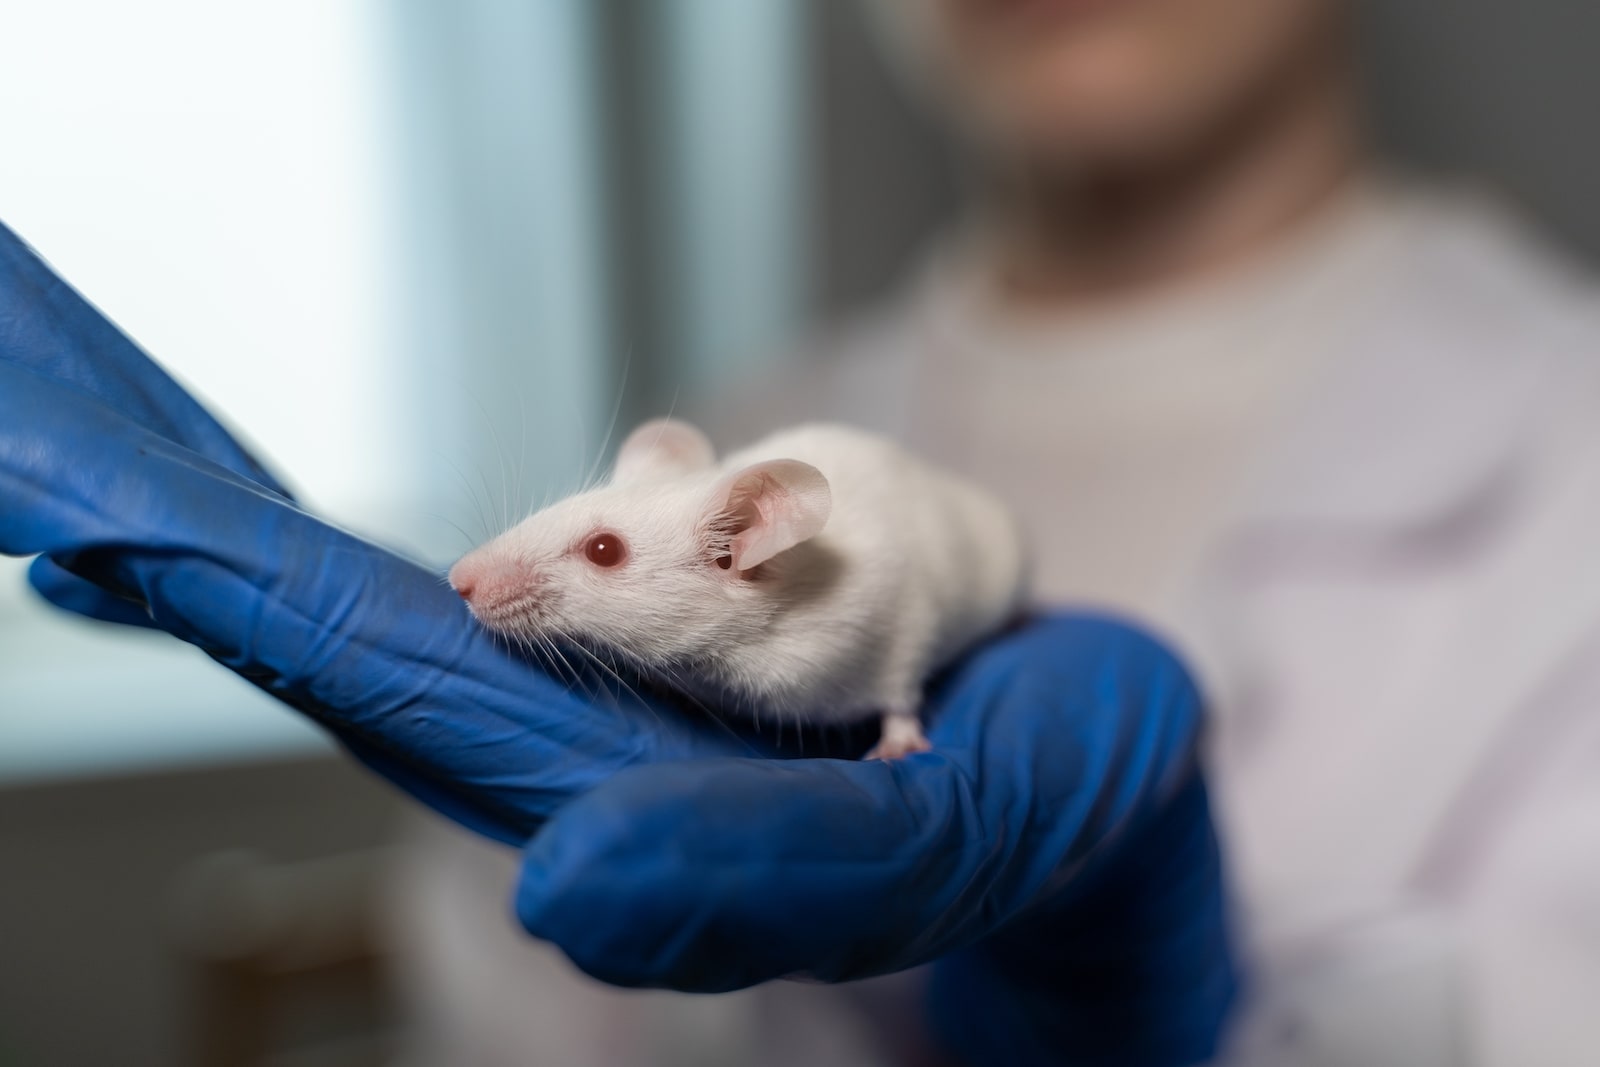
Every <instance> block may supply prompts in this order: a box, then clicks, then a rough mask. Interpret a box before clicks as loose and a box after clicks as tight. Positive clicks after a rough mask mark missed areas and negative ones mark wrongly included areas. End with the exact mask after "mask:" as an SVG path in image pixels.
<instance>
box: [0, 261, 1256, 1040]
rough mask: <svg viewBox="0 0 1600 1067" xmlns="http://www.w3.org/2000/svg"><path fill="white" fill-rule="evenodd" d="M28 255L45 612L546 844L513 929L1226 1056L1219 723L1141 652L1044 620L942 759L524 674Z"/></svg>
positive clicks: (25, 453)
mask: <svg viewBox="0 0 1600 1067" xmlns="http://www.w3.org/2000/svg"><path fill="white" fill-rule="evenodd" d="M0 244H4V242H0ZM18 255H20V256H22V257H27V258H23V259H18V258H17V257H18ZM30 260H31V257H28V254H27V252H26V250H25V249H21V248H20V246H19V245H17V244H16V243H15V242H14V241H13V242H11V244H10V247H8V248H6V249H5V254H4V255H0V263H3V264H6V266H5V274H4V275H3V276H0V551H3V552H6V553H10V554H21V555H26V554H33V553H45V554H47V555H48V556H49V557H50V558H51V559H52V560H53V562H54V564H55V565H56V566H58V567H59V568H60V570H59V571H57V570H47V571H45V572H44V575H45V578H46V579H47V580H46V581H43V582H41V584H43V585H45V586H46V587H47V590H48V591H49V592H50V594H51V595H52V596H53V597H54V598H55V599H57V601H58V602H62V603H64V604H65V605H66V606H69V607H74V608H77V609H80V610H86V611H88V612H90V613H92V614H95V615H98V616H100V617H115V613H116V612H117V611H125V610H126V606H127V605H129V604H132V605H137V608H138V612H139V614H140V617H142V618H146V619H148V620H149V621H151V622H153V623H154V625H156V626H158V627H160V628H161V629H164V630H167V631H168V632H171V633H173V634H176V635H177V636H178V637H180V638H182V639H184V640H186V641H189V642H191V643H193V644H196V645H198V646H199V647H201V648H203V649H204V650H205V651H206V652H208V653H209V654H210V655H212V656H213V657H214V658H216V659H218V660H219V661H220V662H222V663H224V664H225V665H227V666H228V667H230V668H231V669H233V670H235V671H237V672H238V673H240V674H241V675H243V676H244V677H246V678H249V679H250V680H251V681H252V682H254V683H255V684H257V685H259V686H261V687H262V688H264V689H266V690H267V691H268V692H271V693H272V694H273V695H274V696H276V697H278V698H279V699H281V700H283V701H284V702H285V703H287V704H289V705H291V706H292V707H295V708H297V709H299V710H300V711H302V712H304V713H306V714H308V715H310V716H311V717H313V718H314V719H316V720H317V721H319V722H321V723H323V724H324V725H326V726H327V727H328V728H329V729H330V730H332V731H333V732H334V733H335V734H336V735H337V736H339V737H340V738H341V740H343V741H344V743H345V744H347V745H348V746H350V747H351V749H352V750H353V751H355V752H356V753H357V754H358V755H359V756H360V757H361V758H363V759H364V760H366V761H367V762H368V763H369V765H371V766H373V767H375V768H376V769H378V770H379V771H380V772H381V773H384V774H386V775H388V776H389V777H390V778H391V779H393V780H394V781H396V782H397V784H399V785H401V786H402V787H403V788H406V789H407V790H409V791H410V792H412V793H413V794H414V795H416V796H418V797H419V798H420V799H422V800H424V801H426V802H428V803H430V804H433V805H434V806H435V807H437V808H439V809H440V810H443V811H445V812H446V813H447V814H449V815H451V816H453V817H455V818H457V819H460V820H461V821H463V822H465V823H466V824H468V825H469V826H472V827H474V828H476V829H478V830H480V831H482V832H485V833H489V834H491V835H493V836H496V837H498V838H499V839H501V840H505V841H512V842H519V843H523V842H525V843H527V862H526V865H525V870H524V876H523V878H522V884H521V886H520V888H519V891H518V894H517V910H518V914H519V915H520V917H521V918H522V920H523V922H524V923H525V924H526V925H527V926H528V928H529V929H530V930H531V931H533V932H534V933H536V934H538V935H539V936H542V937H546V938H548V939H550V940H552V941H554V942H555V943H556V944H558V945H560V946H561V947H562V948H563V949H565V950H566V951H567V952H568V954H569V955H571V956H572V957H573V958H574V959H575V960H576V961H577V962H578V963H579V964H580V966H582V967H584V968H585V969H586V970H589V971H590V972H591V973H594V974H596V975H598V976H600V977H602V978H605V979H607V980H609V981H612V982H617V983H621V984H629V985H649V986H667V987H672V988H680V989H704V990H716V989H731V988H737V987H740V986H744V985H749V984H752V983H754V982H759V981H762V980H764V979H767V978H771V977H776V976H780V975H791V974H795V975H811V976H814V977H817V978H821V979H825V980H830V981H835V980H844V979H848V978H853V977H862V976H866V975H871V974H879V973H884V972H887V971H893V970H898V969H901V968H905V967H909V966H914V965H916V964H919V963H923V962H927V961H932V960H941V959H942V960H943V962H942V963H941V964H940V965H939V969H938V977H937V980H936V982H935V987H934V989H935V997H936V1001H937V1002H938V1003H940V1004H941V1005H942V1007H941V1010H940V1011H939V1012H938V1013H937V1018H939V1019H940V1020H941V1022H942V1023H943V1026H944V1030H945V1034H946V1037H947V1039H948V1040H949V1041H950V1043H951V1045H952V1047H954V1048H956V1049H958V1050H960V1051H961V1052H962V1053H963V1054H964V1055H966V1056H967V1057H969V1058H970V1059H972V1060H973V1061H974V1062H1005V1063H1030V1062H1069V1063H1070V1062H1082V1063H1100V1062H1107V1063H1113V1062H1114V1063H1125V1064H1141V1063H1152V1064H1155V1063H1161V1064H1166V1063H1186V1062H1194V1061H1197V1060H1199V1059H1201V1058H1203V1057H1204V1056H1205V1055H1206V1054H1207V1053H1208V1052H1209V1051H1210V1050H1211V1048H1212V1047H1213V1045H1214V1043H1215V1041H1216V1038H1217V1034H1218V1031H1219V1028H1220V1025H1221V1021H1222V1018H1223V1016H1224V1013H1225V1009H1226V1006H1227V1004H1228V1003H1229V1001H1230V998H1231V995H1232V989H1233V977H1232V969H1231V958H1230V956H1229V953H1228V946H1227V942H1226V938H1225V936H1224V924H1223V904H1222V898H1221V879H1220V870H1219V863H1218V857H1217V852H1216V845H1215V840H1214V837H1213V834H1212V830H1211V824H1210V820H1209V816H1208V813H1207V811H1206V806H1205V798H1204V790H1203V787H1202V785H1201V780H1200V776H1199V772H1198V769H1197V766H1196V762H1195V747H1196V738H1197V733H1198V728H1199V718H1200V716H1199V707H1198V702H1197V700H1196V697H1195V694H1194V692H1193V690H1192V688H1191V686H1190V684H1189V682H1188V679H1187V677H1186V675H1185V674H1184V672H1183V670H1182V668H1181V667H1180V666H1179V665H1178V664H1177V663H1176V662H1175V661H1174V660H1173V659H1172V658H1171V657H1170V655H1168V654H1167V653H1166V652H1165V651H1164V650H1163V649H1161V648H1160V647H1159V646H1158V645H1156V644H1154V643H1153V642H1151V641H1150V640H1149V639H1148V638H1145V637H1143V636H1141V635H1139V634H1138V633H1136V632H1135V631H1133V630H1131V629H1128V628H1126V627H1124V626H1122V625H1120V624H1117V623H1115V622H1112V621H1109V620H1104V619H1093V618H1070V619H1056V620H1046V621H1042V622H1035V623H1032V624H1030V625H1028V626H1025V627H1023V628H1021V629H1019V630H1018V631H1016V632H1015V633H1012V634H1010V635H1007V636H1005V637H1003V638H1001V639H999V640H997V641H995V642H994V643H993V644H991V645H990V646H989V647H988V648H986V649H985V650H983V651H982V652H980V653H979V654H977V655H975V656H974V657H972V658H971V659H970V660H969V661H968V662H966V663H965V664H963V665H962V666H961V667H959V668H958V669H956V670H954V671H952V672H950V673H949V674H948V676H947V677H945V678H944V679H942V680H941V682H940V683H939V684H938V685H937V686H936V687H935V689H934V691H933V693H932V696H931V699H930V706H929V713H930V721H931V728H930V733H929V736H930V739H931V740H932V741H933V743H934V746H935V751H934V752H932V753H930V754H926V755H920V756H916V757H913V758H911V759H908V760H904V761H899V762H895V763H879V762H852V761H842V760H833V759H817V758H810V759H797V760H780V759H775V758H772V757H773V756H774V755H775V753H773V752H772V751H771V750H770V748H769V747H767V746H764V745H762V744H760V743H759V742H758V741H757V740H755V739H753V738H751V737H749V736H746V735H740V734H738V733H736V732H734V731H733V730H731V729H729V728H728V727H727V726H725V725H722V724H717V723H712V722H709V721H707V720H705V719H703V718H701V717H697V716H694V715H690V714H686V713H683V712H680V711H679V710H677V709H676V708H675V707H674V705H673V704H672V702H671V701H669V700H663V699H654V698H648V699H647V698H641V697H638V696H635V695H634V694H632V693H629V692H621V691H618V690H615V689H613V690H611V691H610V692H608V693H604V694H599V693H598V688H597V687H598V686H600V685H601V683H602V679H600V678H597V677H594V676H584V677H581V678H579V679H577V680H576V684H575V685H574V684H568V682H567V681H564V680H562V679H560V678H557V677H554V676H552V673H551V671H550V670H548V669H546V668H545V667H544V666H542V665H541V664H539V663H536V662H530V661H527V660H524V659H522V658H519V657H517V656H514V655H512V654H509V653H508V652H507V651H506V650H505V649H503V648H502V647H500V646H498V645H497V644H496V643H495V642H494V641H492V640H491V639H490V638H489V637H488V636H487V635H486V634H485V633H484V632H483V631H482V630H480V629H479V628H477V627H476V626H475V625H474V624H473V623H472V622H471V620H470V617H469V616H468V614H467V613H466V611H465V609H464V608H463V606H462V605H461V604H460V602H459V600H458V599H457V598H456V597H455V595H454V594H453V593H451V592H450V590H449V589H448V588H447V587H446V586H445V585H444V583H443V582H442V581H440V579H439V578H438V576H437V575H434V574H432V573H430V572H428V571H426V570H424V569H422V568H420V567H417V566H416V565H414V564H412V563H409V562H407V561H405V560H403V559H400V558H399V557H396V556H394V555H392V554H390V553H388V552H386V551H384V550H383V549H381V548H378V547H376V546H373V545H370V544H367V543H365V542H363V541H361V540H359V539H357V538H354V537H352V536H350V535H349V534H346V533H344V532H342V531H339V530H336V529H334V528H332V527H330V526H328V525H326V524H324V523H322V522H321V521H319V520H317V519H316V518H315V517H313V516H311V515H308V514H306V513H305V512H304V511H302V510H300V509H298V508H297V507H296V506H295V505H294V504H293V502H292V501H291V500H289V498H288V497H287V496H286V495H285V494H284V493H283V492H282V491H281V489H280V488H279V487H278V486H277V485H276V483H275V482H273V481H272V480H271V479H270V477H268V476H266V475H265V474H264V472H262V471H261V469H260V467H259V466H258V465H256V464H254V463H253V462H251V461H250V460H249V457H248V456H247V455H246V454H245V453H244V452H243V450H242V449H239V448H238V446H237V445H235V444H234V443H233V442H232V441H231V440H230V439H229V438H228V437H227V435H226V434H225V433H224V432H222V431H221V430H220V428H218V427H217V426H216V424H215V423H214V422H213V421H211V420H210V419H209V417H208V416H206V415H205V413H204V412H203V411H201V410H200V409H199V408H198V406H197V405H194V404H193V402H192V401H189V400H188V398H186V397H183V396H182V394H181V391H179V390H177V388H176V387H175V386H173V385H172V383H171V382H170V380H168V379H167V378H166V377H165V376H164V375H162V374H161V373H160V372H159V371H158V370H157V369H156V368H154V366H153V365H151V364H149V363H148V361H146V360H144V357H143V356H142V355H141V354H139V353H138V351H137V349H136V348H134V347H133V346H132V345H131V344H129V343H128V342H126V341H125V340H122V339H121V338H120V335H117V334H116V332H115V330H114V329H113V328H112V327H110V326H109V325H108V324H105V323H104V321H103V320H102V319H100V318H99V316H98V315H96V314H94V313H93V311H92V309H89V308H87V305H83V304H81V302H77V303H74V302H73V300H71V299H68V297H69V296H70V293H69V292H67V291H65V287H64V286H60V283H59V282H54V283H53V284H52V281H51V280H50V279H49V278H48V272H47V271H46V272H44V275H43V276H41V275H39V274H38V273H37V272H38V271H43V267H42V266H39V265H37V261H32V263H33V264H34V266H33V267H30V266H29V262H30ZM19 263H20V264H21V266H20V267H19V266H18V264H19ZM19 274H20V275H21V276H22V277H23V280H24V282H25V283H28V284H33V285H34V290H33V291H34V292H36V293H44V294H51V298H50V299H45V300H43V301H42V302H40V303H39V304H38V305H37V306H36V305H35V303H34V302H33V300H32V299H31V298H30V297H28V295H27V293H28V291H29V290H27V289H26V288H25V287H21V286H18V285H17V277H18V275H19ZM30 278H31V279H32V281H31V282H30V281H29V279H30ZM19 293H20V294H21V295H19ZM74 299H75V298H74ZM63 308H65V309H66V310H65V311H63V310H62V309H63ZM41 309H42V310H41ZM39 573H40V572H38V571H36V572H35V579H36V581H37V580H39ZM63 589H67V590H70V591H71V595H70V596H63V595H61V591H62V590H63ZM586 694H587V695H586ZM846 740H847V741H849V740H850V739H846ZM817 741H818V739H815V738H812V739H808V742H807V743H808V745H809V746H811V751H812V752H815V751H816V749H815V745H816V744H817ZM858 744H859V747H864V746H865V742H864V741H858ZM858 750H859V748H858ZM530 838H531V840H530ZM952 1005H953V1006H952Z"/></svg>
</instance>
